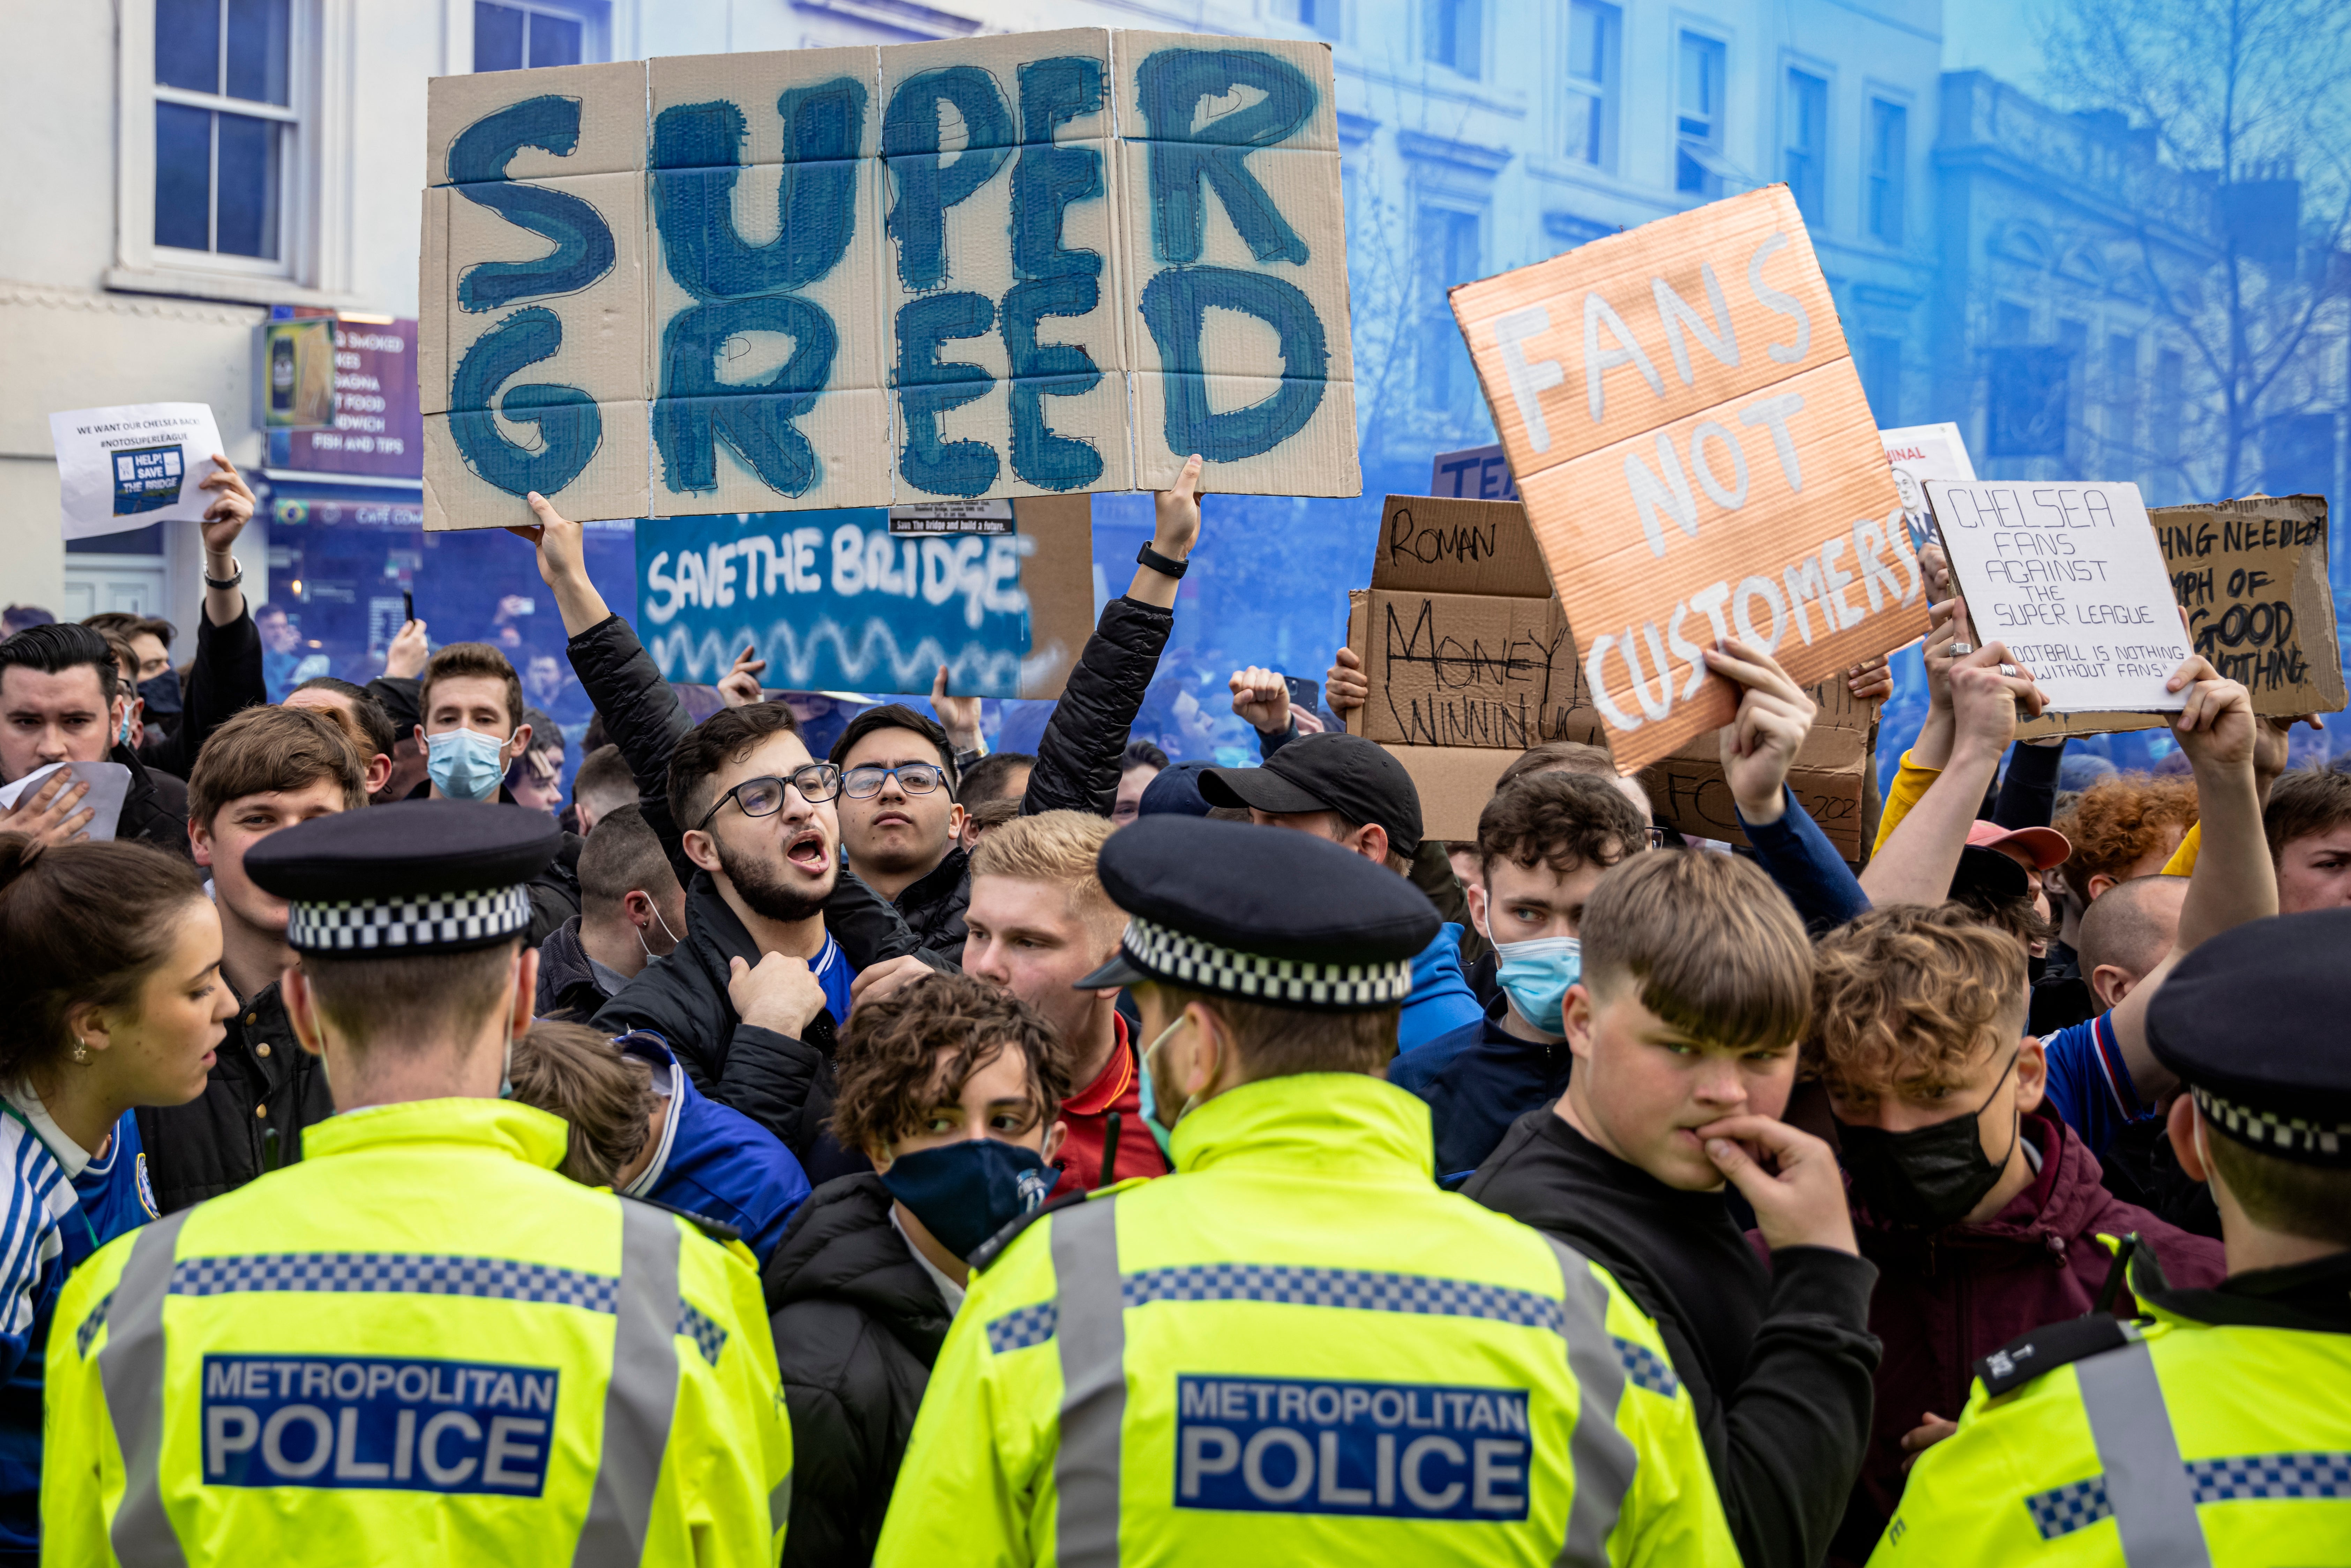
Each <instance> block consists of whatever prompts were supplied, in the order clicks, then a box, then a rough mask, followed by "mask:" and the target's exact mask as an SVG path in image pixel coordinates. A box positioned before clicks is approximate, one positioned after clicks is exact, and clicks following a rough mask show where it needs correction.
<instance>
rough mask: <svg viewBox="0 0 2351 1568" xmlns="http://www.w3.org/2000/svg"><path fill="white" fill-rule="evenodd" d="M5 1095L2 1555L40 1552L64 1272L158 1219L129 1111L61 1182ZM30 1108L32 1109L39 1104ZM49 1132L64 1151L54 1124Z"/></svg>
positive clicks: (58, 1169) (56, 1165) (61, 1170)
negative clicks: (48, 1383)
mask: <svg viewBox="0 0 2351 1568" xmlns="http://www.w3.org/2000/svg"><path fill="white" fill-rule="evenodd" d="M9 1098H10V1101H11V1103H9V1104H8V1105H7V1106H6V1108H5V1113H0V1162H5V1169H6V1172H7V1175H8V1176H9V1183H8V1190H7V1193H6V1195H5V1198H0V1202H5V1224H0V1557H5V1556H6V1555H8V1554H11V1553H16V1552H35V1551H37V1550H38V1549H39V1544H40V1500H41V1372H42V1366H43V1364H44V1362H45V1360H46V1353H47V1346H48V1339H49V1320H50V1317H51V1316H52V1315H53V1314H54V1313H55V1312H56V1311H57V1294H58V1292H59V1291H61V1290H63V1289H64V1287H65V1281H66V1276H67V1275H68V1274H70V1273H72V1272H73V1270H75V1269H76V1268H77V1267H78V1266H79V1265H80V1263H81V1261H82V1260H84V1259H86V1258H88V1257H89V1255H90V1254H91V1253H93V1252H95V1251H97V1250H98V1249H99V1248H100V1247H103V1246H105V1245H106V1244H107V1243H108V1242H110V1241H111V1240H113V1239H115V1238H116V1237H118V1236H120V1235H122V1234H123V1233H124V1232H125V1231H130V1230H135V1229H137V1228H139V1227H140V1226H141V1225H144V1224H146V1223H147V1221H149V1220H151V1219H153V1218H156V1209H155V1193H154V1188H153V1187H152V1186H151V1185H150V1183H149V1181H148V1178H147V1155H146V1151H145V1150H143V1149H141V1147H140V1145H139V1121H138V1117H137V1114H136V1113H133V1112H129V1111H126V1112H124V1113H122V1117H121V1119H120V1121H118V1122H116V1123H115V1124H114V1132H113V1135H112V1136H111V1137H110V1138H109V1139H108V1140H107V1145H106V1148H105V1150H104V1152H103V1153H101V1154H100V1155H98V1156H97V1157H95V1158H93V1159H91V1160H89V1162H88V1163H87V1164H86V1165H84V1166H82V1168H81V1169H80V1170H79V1171H78V1173H76V1174H74V1175H72V1176H68V1175H67V1174H66V1162H65V1161H62V1160H60V1159H59V1158H58V1157H57V1154H56V1152H55V1151H54V1150H53V1149H52V1147H51V1146H50V1144H49V1143H48V1142H46V1141H44V1137H43V1134H42V1133H40V1132H37V1131H35V1129H34V1127H33V1126H32V1124H30V1123H28V1122H27V1121H26V1118H25V1115H24V1113H23V1112H22V1111H20V1110H19V1109H18V1105H19V1104H23V1103H26V1102H25V1101H23V1100H22V1099H21V1098H20V1097H19V1096H15V1095H12V1096H10V1097H9ZM29 1108H30V1109H32V1110H33V1111H34V1112H36V1113H37V1112H38V1105H37V1103H32V1104H31V1105H30V1106H29ZM41 1120H42V1121H44V1122H47V1117H46V1116H43V1117H42V1118H41ZM47 1135H48V1137H49V1138H52V1139H55V1140H56V1141H57V1144H58V1145H64V1142H65V1140H64V1137H63V1134H58V1133H57V1132H56V1131H55V1124H50V1125H49V1128H48V1132H47ZM77 1152H78V1151H77Z"/></svg>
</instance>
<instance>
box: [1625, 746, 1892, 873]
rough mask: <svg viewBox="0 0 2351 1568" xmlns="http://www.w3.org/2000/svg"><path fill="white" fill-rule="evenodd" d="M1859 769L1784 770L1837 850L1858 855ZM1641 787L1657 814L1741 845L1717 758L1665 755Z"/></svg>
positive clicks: (1697, 833) (1646, 772)
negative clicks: (1647, 793)
mask: <svg viewBox="0 0 2351 1568" xmlns="http://www.w3.org/2000/svg"><path fill="white" fill-rule="evenodd" d="M1863 783H1864V779H1863V775H1862V771H1861V770H1860V769H1857V768H1855V769H1846V770H1842V771H1834V772H1830V771H1823V770H1821V769H1817V768H1790V769H1789V770H1788V787H1789V788H1790V789H1793V790H1794V791H1795V792H1796V799H1797V800H1798V801H1800V802H1801V803H1802V805H1803V808H1804V810H1806V811H1807V812H1809V813H1810V814H1811V816H1812V819H1813V821H1815V822H1817V823H1819V824H1820V829H1821V831H1822V832H1823V834H1825V835H1826V836H1827V838H1828V841H1829V842H1830V843H1832V844H1834V845H1835V846H1836V852H1837V853H1838V854H1839V855H1841V856H1843V857H1844V859H1846V860H1849V861H1857V860H1859V859H1860V858H1861V797H1862V786H1863ZM1641 784H1642V787H1643V788H1644V789H1647V790H1648V792H1649V803H1650V805H1651V806H1652V807H1654V808H1655V810H1656V813H1657V816H1658V817H1659V818H1660V819H1661V820H1663V821H1666V822H1667V823H1669V824H1671V825H1672V826H1673V827H1675V828H1677V829H1678V830H1680V831H1682V832H1684V833H1686V834H1688V835H1690V836H1692V837H1695V838H1703V839H1720V840H1722V841H1726V842H1729V843H1734V844H1744V843H1746V842H1747V841H1748V840H1747V835H1746V833H1745V832H1744V831H1741V830H1740V826H1739V809H1738V807H1737V806H1736V805H1735V804H1734V803H1733V802H1732V800H1731V798H1730V780H1729V779H1726V778H1724V777H1723V773H1722V768H1721V766H1720V764H1719V763H1718V762H1713V761H1701V760H1699V759H1698V758H1688V757H1679V756H1676V757H1668V758H1665V759H1663V760H1662V761H1659V762H1656V763H1653V764H1651V765H1650V766H1649V767H1647V768H1644V769H1642V771H1641Z"/></svg>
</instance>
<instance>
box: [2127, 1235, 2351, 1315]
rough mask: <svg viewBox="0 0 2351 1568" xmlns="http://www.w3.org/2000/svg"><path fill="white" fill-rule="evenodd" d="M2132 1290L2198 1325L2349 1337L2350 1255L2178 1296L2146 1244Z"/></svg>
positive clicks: (2235, 1277) (2252, 1274) (2256, 1273)
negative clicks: (2285, 1330)
mask: <svg viewBox="0 0 2351 1568" xmlns="http://www.w3.org/2000/svg"><path fill="white" fill-rule="evenodd" d="M2130 1286H2131V1293H2132V1294H2134V1295H2136V1296H2137V1297H2138V1299H2139V1300H2140V1301H2146V1302H2148V1303H2149V1304H2151V1305H2154V1306H2158V1307H2161V1308H2162V1309H2163V1310H2164V1311H2165V1312H2172V1313H2176V1314H2177V1315H2179V1316H2180V1317H2183V1318H2187V1319H2189V1320H2190V1321H2191V1322H2199V1323H2210V1324H2213V1325H2215V1326H2229V1327H2236V1328H2268V1329H2297V1330H2300V1331H2302V1332H2304V1333H2351V1250H2346V1251H2342V1252H2335V1253H2330V1254H2329V1255H2327V1256H2326V1257H2324V1258H2320V1259H2316V1260H2314V1261H2311V1262H2308V1263H2297V1264H2295V1265H2294V1266H2293V1267H2291V1268H2286V1269H2254V1270H2248V1271H2247V1272H2245V1273H2242V1274H2231V1275H2230V1276H2229V1277H2228V1278H2227V1279H2225V1280H2223V1281H2220V1284H2219V1285H2218V1286H2216V1287H2214V1288H2213V1289H2211V1290H2209V1291H2175V1290H2173V1289H2172V1288H2171V1284H2170V1282H2169V1281H2167V1280H2166V1279H2165V1278H2164V1277H2163V1266H2162V1265H2161V1264H2160V1263H2159V1262H2158V1261H2157V1260H2156V1256H2155V1249H2153V1248H2152V1247H2150V1246H2148V1245H2147V1243H2146V1242H2144V1241H2142V1242H2140V1243H2139V1245H2138V1249H2137V1252H2136V1253H2135V1254H2134V1255H2133V1257H2132V1259H2131V1265H2130Z"/></svg>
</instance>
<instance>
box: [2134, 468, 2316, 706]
mask: <svg viewBox="0 0 2351 1568" xmlns="http://www.w3.org/2000/svg"><path fill="white" fill-rule="evenodd" d="M2147 520H2148V521H2150V522H2151V523H2153V524H2154V525H2155V536H2156V538H2157V539H2158V542H2160V543H2161V544H2162V546H2163V555H2164V559H2165V561H2166V563H2167V564H2168V565H2169V567H2170V568H2171V591H2172V595H2173V597H2174V598H2176V599H2178V600H2179V604H2180V608H2181V609H2183V610H2185V611H2186V612H2188V632H2189V641H2190V643H2191V645H2192V646H2193V647H2194V648H2195V650H2196V652H2198V653H2201V654H2203V655H2204V656H2205V657H2206V658H2208V659H2210V660H2211V661H2212V664H2213V667H2214V668H2215V669H2217V670H2219V671H2220V674H2222V675H2223V676H2224V677H2226V678H2227V679H2229V680H2232V681H2242V682H2243V683H2244V684H2245V687H2246V689H2247V690H2248V691H2250V692H2251V693H2252V699H2253V711H2254V712H2255V713H2260V714H2270V715H2273V716H2280V717H2283V716H2299V715H2302V714H2309V713H2340V712H2342V711H2343V706H2344V689H2343V661H2342V658H2341V656H2340V654H2339V653H2338V652H2337V647H2336V643H2335V595H2334V593H2333V591H2332V590H2331V588H2330V586H2329V584H2328V582H2327V577H2326V560H2327V549H2328V546H2329V542H2330V541H2329V538H2328V536H2327V527H2326V525H2327V518H2326V498H2325V497H2323V496H2254V497H2247V498H2245V499H2243V500H2238V501H2219V502H2214V503H2212V504H2210V505H2205V506H2193V507H2152V508H2150V509H2149V511H2148V513H2147Z"/></svg>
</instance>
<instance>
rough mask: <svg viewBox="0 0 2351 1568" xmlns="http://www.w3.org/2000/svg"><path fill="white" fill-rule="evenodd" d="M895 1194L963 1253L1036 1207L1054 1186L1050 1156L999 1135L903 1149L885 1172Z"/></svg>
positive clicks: (943, 1240) (925, 1224) (943, 1242)
mask: <svg viewBox="0 0 2351 1568" xmlns="http://www.w3.org/2000/svg"><path fill="white" fill-rule="evenodd" d="M882 1185H883V1186H886V1187H888V1188H889V1189H890V1196H891V1197H894V1198H896V1199H897V1200H898V1201H899V1202H900V1203H903V1204H904V1205H905V1206H906V1207H908V1208H909V1209H911V1210H913V1211H914V1218H917V1219H919V1220H921V1221H922V1222H923V1228H924V1229H925V1230H927V1231H929V1232H930V1233H931V1234H932V1235H933V1236H935V1237H936V1238H937V1239H938V1243H939V1245H940V1246H942V1247H944V1248H946V1249H947V1250H948V1251H950V1252H952V1253H954V1254H955V1255H956V1257H958V1258H969V1257H970V1256H971V1255H972V1254H973V1253H975V1252H977V1251H978V1250H979V1249H980V1245H981V1244H982V1243H983V1242H985V1241H987V1239H988V1238H989V1237H991V1236H993V1235H995V1234H996V1233H997V1232H998V1231H999V1230H1001V1229H1003V1228H1005V1227H1006V1226H1008V1225H1009V1224H1011V1223H1012V1222H1013V1221H1014V1220H1016V1219H1018V1218H1020V1217H1021V1216H1022V1215H1024V1214H1028V1213H1030V1212H1032V1211H1034V1210H1035V1209H1036V1207H1038V1206H1039V1205H1040V1204H1041V1203H1043V1202H1044V1201H1045V1195H1046V1194H1047V1193H1049V1192H1050V1191H1052V1190H1053V1171H1052V1169H1051V1167H1050V1166H1047V1165H1046V1164H1045V1160H1044V1156H1043V1155H1040V1154H1038V1152H1037V1151H1036V1150H1034V1149H1030V1148H1023V1147H1022V1146H1021V1145H1019V1144H1008V1143H1005V1142H1004V1141H1002V1140H1001V1139H998V1138H972V1139H969V1140H967V1141H966V1142H964V1143H960V1144H942V1145H939V1146H938V1147H937V1148H935V1149H921V1150H918V1151H916V1152H915V1153H914V1154H911V1155H900V1156H899V1157H898V1158H896V1159H894V1160H893V1161H891V1162H890V1168H889V1169H888V1170H886V1171H883V1173H882Z"/></svg>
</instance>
